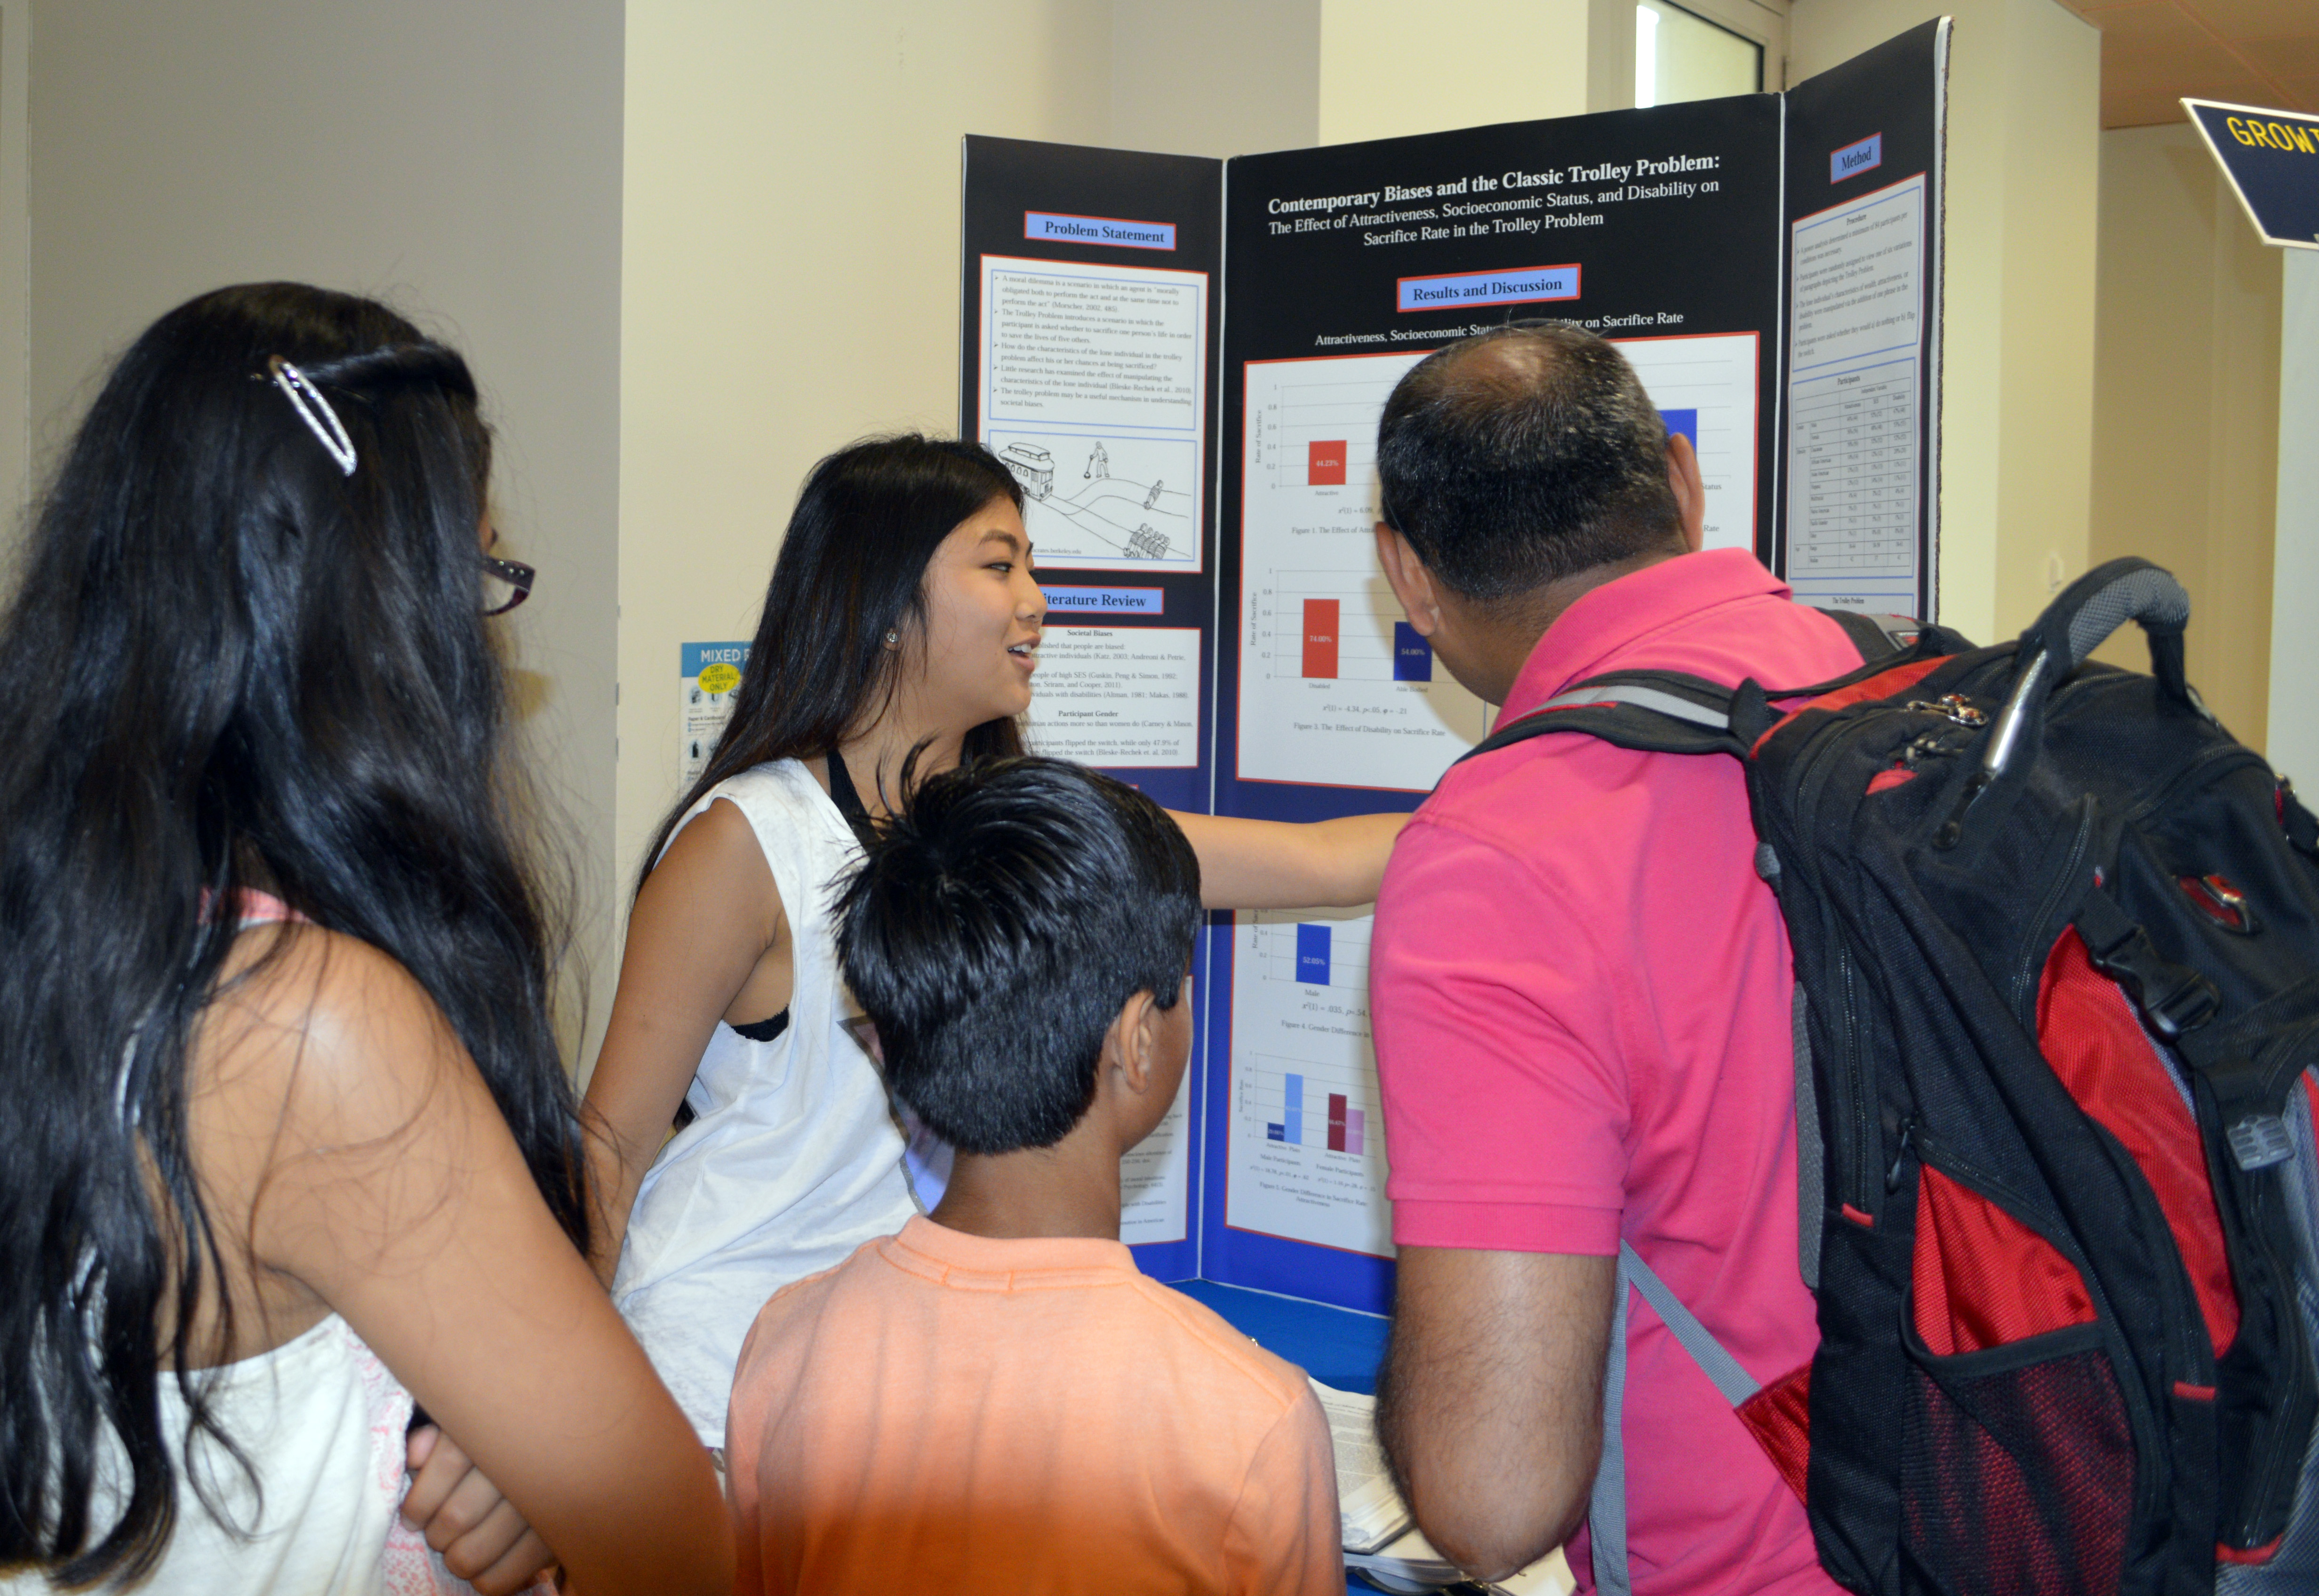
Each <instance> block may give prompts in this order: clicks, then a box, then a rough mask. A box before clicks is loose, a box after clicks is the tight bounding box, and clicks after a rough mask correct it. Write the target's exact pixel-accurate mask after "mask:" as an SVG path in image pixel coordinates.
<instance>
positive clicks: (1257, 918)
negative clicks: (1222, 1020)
mask: <svg viewBox="0 0 2319 1596" xmlns="http://www.w3.org/2000/svg"><path fill="white" fill-rule="evenodd" d="M1232 934H1233V957H1232V1078H1231V1085H1230V1090H1231V1093H1232V1112H1231V1115H1230V1124H1231V1130H1230V1140H1231V1147H1230V1154H1229V1156H1230V1159H1231V1165H1230V1168H1229V1170H1228V1172H1227V1184H1226V1187H1225V1192H1226V1198H1225V1204H1224V1208H1225V1213H1224V1222H1225V1223H1226V1224H1228V1225H1230V1226H1232V1227H1233V1228H1234V1229H1237V1230H1243V1231H1255V1232H1257V1233H1259V1234H1260V1235H1268V1236H1277V1237H1281V1238H1284V1239H1286V1240H1292V1241H1307V1242H1313V1243H1316V1244H1318V1245H1320V1246H1323V1247H1334V1248H1339V1249H1345V1250H1348V1251H1353V1252H1365V1253H1369V1254H1372V1255H1374V1256H1376V1257H1380V1258H1389V1257H1391V1256H1392V1254H1393V1242H1392V1228H1391V1223H1390V1211H1389V1209H1388V1207H1387V1204H1386V1203H1385V1145H1384V1140H1385V1139H1384V1124H1383V1119H1382V1113H1383V1111H1382V1109H1381V1107H1380V1105H1379V1103H1378V1097H1377V1076H1376V1051H1375V1050H1374V1049H1373V1047H1372V1046H1371V1044H1370V1041H1369V990H1368V987H1369V978H1368V969H1369V920H1368V916H1367V915H1331V916H1327V917H1322V916H1316V915H1310V914H1308V915H1304V916H1303V917H1301V918H1298V917H1295V916H1291V915H1285V914H1272V913H1266V914H1255V915H1241V916H1240V917H1239V922H1238V924H1237V925H1236V926H1235V927H1234V929H1233V933H1232Z"/></svg>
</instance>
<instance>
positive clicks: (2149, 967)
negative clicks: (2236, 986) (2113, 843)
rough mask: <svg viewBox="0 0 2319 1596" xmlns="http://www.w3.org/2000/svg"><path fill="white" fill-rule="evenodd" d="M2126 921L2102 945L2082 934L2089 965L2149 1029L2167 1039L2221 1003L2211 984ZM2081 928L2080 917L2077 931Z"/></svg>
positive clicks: (2204, 1017)
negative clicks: (2125, 928) (2122, 932)
mask: <svg viewBox="0 0 2319 1596" xmlns="http://www.w3.org/2000/svg"><path fill="white" fill-rule="evenodd" d="M2128 926H2129V929H2128V931H2127V933H2126V934H2125V935H2123V936H2119V937H2115V938H2112V939H2110V941H2109V942H2108V943H2107V946H2103V947H2094V946H2091V945H2090V943H2091V942H2092V939H2091V938H2088V939H2087V940H2088V942H2089V946H2088V947H2087V949H2086V951H2087V953H2088V955H2089V957H2090V958H2091V959H2092V960H2093V964H2094V968H2095V969H2098V970H2100V971H2101V972H2102V974H2104V975H2106V976H2107V977H2109V978H2110V979H2112V980H2114V981H2116V983H2117V984H2118V985H2119V986H2121V987H2125V991H2126V995H2127V996H2130V997H2132V998H2133V999H2134V1006H2135V1007H2136V1008H2138V1009H2140V1010H2141V1011H2142V1017H2143V1020H2144V1021H2145V1022H2147V1023H2148V1024H2149V1026H2150V1028H2151V1029H2152V1031H2155V1032H2158V1034H2159V1035H2160V1036H2161V1037H2163V1038H2164V1039H2165V1040H2166V1041H2170V1042H2171V1041H2179V1039H2180V1037H2181V1035H2182V1033H2183V1032H2186V1031H2196V1030H2197V1028H2198V1027H2199V1026H2201V1025H2203V1024H2205V1023H2206V1022H2207V1021H2209V1020H2211V1019H2213V1018H2214V1017H2215V1011H2216V1010H2218V1009H2220V1008H2221V1007H2222V1006H2223V995H2222V994H2221V993H2220V992H2219V991H2217V990H2216V989H2215V983H2214V982H2212V981H2210V980H2208V979H2207V978H2206V977H2205V976H2202V975H2200V974H2199V973H2198V972H2197V970H2195V969H2191V968H2190V967H2189V966H2188V965H2187V964H2177V963H2175V962H2174V961H2173V960H2170V959H2168V958H2166V957H2165V956H2164V955H2162V954H2161V953H2160V952H2159V951H2158V949H2157V948H2156V947H2155V946H2154V945H2153V944H2152V942H2151V940H2150V933H2148V932H2146V931H2144V930H2143V928H2142V927H2141V926H2140V925H2137V924H2133V923H2131V922H2128ZM2085 929H2086V927H2085V924H2084V923H2083V921H2082V920H2080V924H2079V926H2078V930H2079V932H2080V934H2083V933H2084V931H2085Z"/></svg>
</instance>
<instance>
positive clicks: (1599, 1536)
mask: <svg viewBox="0 0 2319 1596" xmlns="http://www.w3.org/2000/svg"><path fill="white" fill-rule="evenodd" d="M1629 1288H1631V1289H1632V1290H1633V1291H1634V1292H1635V1293H1636V1294H1638V1295H1640V1296H1641V1298H1642V1299H1643V1301H1645V1302H1647V1303H1649V1304H1650V1305H1651V1309H1652V1311H1653V1312H1656V1314H1657V1315H1658V1316H1659V1322H1660V1323H1662V1324H1664V1325H1665V1326H1666V1328H1667V1331H1668V1333H1669V1334H1671V1335H1673V1336H1674V1339H1675V1344H1676V1345H1677V1346H1679V1347H1681V1348H1683V1351H1684V1352H1685V1353H1686V1354H1688V1355H1689V1356H1690V1357H1691V1360H1692V1362H1693V1363H1695V1364H1697V1365H1698V1366H1699V1369H1700V1372H1701V1374H1703V1375H1706V1376H1707V1377H1708V1379H1709V1380H1710V1381H1712V1382H1713V1383H1714V1385H1715V1389H1716V1391H1717V1392H1718V1393H1719V1394H1720V1395H1721V1396H1722V1398H1723V1400H1724V1401H1725V1402H1729V1403H1730V1404H1731V1405H1732V1406H1733V1407H1734V1408H1737V1407H1738V1406H1739V1405H1740V1404H1741V1403H1742V1402H1746V1400H1747V1399H1748V1398H1749V1397H1751V1396H1753V1395H1755V1393H1756V1392H1758V1391H1760V1390H1761V1389H1763V1388H1762V1386H1761V1385H1759V1384H1757V1383H1756V1380H1755V1376H1754V1375H1750V1374H1749V1373H1748V1372H1747V1371H1746V1369H1745V1368H1743V1367H1742V1366H1740V1363H1739V1360H1738V1359H1737V1358H1736V1357H1732V1356H1731V1353H1730V1351H1729V1349H1728V1348H1726V1347H1725V1346H1724V1345H1723V1343H1722V1342H1720V1341H1719V1340H1717V1339H1715V1332H1714V1331H1713V1330H1709V1329H1708V1328H1707V1327H1706V1326H1705V1325H1703V1324H1701V1322H1700V1321H1699V1315H1697V1314H1696V1313H1693V1312H1692V1311H1691V1310H1690V1308H1688V1307H1687V1306H1685V1305H1684V1303H1683V1299H1682V1298H1681V1297H1678V1296H1677V1295H1675V1294H1674V1288H1673V1287H1671V1286H1669V1285H1667V1283H1666V1282H1665V1281H1664V1280H1662V1279H1660V1278H1659V1276H1658V1273H1657V1271H1656V1270H1655V1269H1653V1268H1652V1267H1650V1265H1648V1264H1647V1263H1645V1262H1644V1261H1643V1255H1642V1254H1641V1253H1639V1252H1637V1251H1636V1250H1635V1245H1634V1243H1633V1242H1631V1241H1625V1240H1622V1241H1620V1243H1619V1275H1618V1281H1617V1284H1616V1285H1615V1286H1614V1287H1613V1289H1614V1290H1615V1291H1616V1292H1617V1293H1618V1296H1617V1299H1616V1301H1615V1302H1614V1303H1612V1305H1611V1350H1610V1357H1609V1360H1608V1364H1607V1366H1606V1367H1605V1368H1604V1370H1603V1376H1602V1461H1601V1462H1600V1463H1598V1464H1597V1465H1595V1469H1594V1489H1593V1495H1592V1496H1591V1497H1590V1498H1589V1499H1588V1501H1587V1506H1586V1524H1587V1528H1588V1531H1589V1533H1590V1537H1591V1539H1592V1541H1593V1548H1594V1588H1595V1589H1596V1590H1597V1591H1601V1592H1602V1596H1631V1592H1632V1591H1633V1590H1634V1578H1633V1574H1632V1573H1631V1571H1630V1570H1629V1566H1628V1561H1627V1466H1626V1465H1627V1456H1626V1454H1627V1448H1626V1438H1625V1436H1624V1434H1623V1430H1624V1429H1625V1427H1624V1425H1623V1424H1621V1422H1620V1414H1621V1411H1622V1410H1623V1409H1624V1408H1625V1405H1626V1396H1627V1294H1628V1292H1629Z"/></svg>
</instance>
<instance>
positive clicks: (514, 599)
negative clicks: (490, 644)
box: [483, 555, 539, 615]
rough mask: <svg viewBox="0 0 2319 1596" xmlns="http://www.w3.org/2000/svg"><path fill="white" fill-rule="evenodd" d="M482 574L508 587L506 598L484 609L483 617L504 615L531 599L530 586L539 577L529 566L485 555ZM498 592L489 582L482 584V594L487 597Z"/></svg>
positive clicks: (520, 562)
mask: <svg viewBox="0 0 2319 1596" xmlns="http://www.w3.org/2000/svg"><path fill="white" fill-rule="evenodd" d="M483 574H484V576H486V577H488V578H496V579H497V580H498V581H499V582H504V583H506V584H507V587H508V595H507V597H506V598H504V599H502V600H500V601H499V602H498V603H497V604H494V605H492V606H491V607H489V608H488V609H485V610H484V611H483V613H484V614H485V615H505V614H506V613H507V612H508V611H509V610H510V609H514V608H515V607H516V606H517V605H519V604H520V603H522V602H523V601H524V600H526V599H528V598H530V597H531V584H532V582H533V580H534V579H535V578H537V576H538V575H539V573H538V572H537V571H534V570H533V569H532V568H531V567H530V566H528V565H527V564H524V563H523V562H522V561H520V560H502V559H500V558H498V557H497V556H496V555H484V556H483ZM497 591H499V590H498V589H497V588H496V587H495V586H494V585H493V584H492V582H485V583H484V584H483V592H484V594H485V595H486V596H487V597H488V596H490V595H492V594H495V593H496V592H497Z"/></svg>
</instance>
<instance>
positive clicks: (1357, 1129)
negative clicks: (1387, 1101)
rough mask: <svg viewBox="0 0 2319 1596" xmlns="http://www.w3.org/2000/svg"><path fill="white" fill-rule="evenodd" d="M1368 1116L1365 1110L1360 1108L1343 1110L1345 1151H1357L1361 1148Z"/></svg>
mask: <svg viewBox="0 0 2319 1596" xmlns="http://www.w3.org/2000/svg"><path fill="white" fill-rule="evenodd" d="M1368 1117H1369V1116H1368V1114H1367V1111H1365V1110H1362V1109H1358V1108H1349V1109H1347V1110H1346V1111H1345V1150H1346V1151H1347V1152H1349V1153H1357V1152H1358V1151H1360V1150H1361V1148H1362V1145H1363V1143H1364V1141H1365V1136H1364V1132H1366V1131H1367V1129H1368Z"/></svg>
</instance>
